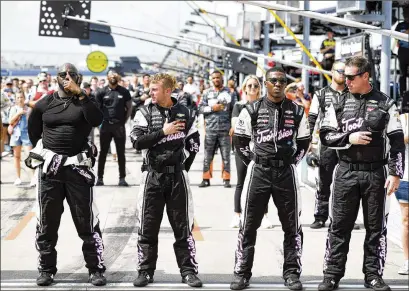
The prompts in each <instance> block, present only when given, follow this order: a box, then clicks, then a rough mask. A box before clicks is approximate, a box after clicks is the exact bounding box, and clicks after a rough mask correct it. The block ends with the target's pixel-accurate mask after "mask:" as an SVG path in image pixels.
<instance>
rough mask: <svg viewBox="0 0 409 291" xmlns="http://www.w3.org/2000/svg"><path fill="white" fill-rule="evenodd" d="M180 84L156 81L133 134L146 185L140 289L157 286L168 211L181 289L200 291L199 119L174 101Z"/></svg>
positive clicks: (141, 201) (164, 77)
mask: <svg viewBox="0 0 409 291" xmlns="http://www.w3.org/2000/svg"><path fill="white" fill-rule="evenodd" d="M175 83H176V82H175V79H174V78H173V77H172V76H170V75H168V74H156V75H154V76H152V78H151V83H150V95H151V97H152V102H150V103H149V104H147V105H144V106H142V107H141V108H140V110H138V111H137V112H136V115H135V119H134V122H135V125H134V127H133V129H132V132H131V135H130V137H131V141H132V144H133V147H134V148H135V149H138V150H142V156H143V165H142V182H141V186H140V187H139V189H140V192H139V195H138V208H137V209H138V215H137V217H138V218H137V221H138V246H137V249H138V254H137V257H138V268H137V269H138V277H137V278H136V279H135V281H134V282H133V284H134V286H135V287H144V286H146V285H148V283H152V282H153V276H154V272H155V270H156V261H157V258H158V233H159V229H160V224H161V221H162V217H163V210H164V207H165V205H166V212H167V214H168V219H169V222H170V224H171V226H172V229H173V232H174V236H175V239H176V242H175V243H174V245H173V247H174V250H175V255H176V260H177V264H178V267H179V269H180V274H181V275H182V283H186V284H188V285H189V286H191V287H201V286H202V282H201V281H200V279H199V278H198V277H197V273H198V269H197V263H196V259H195V256H196V247H195V240H194V238H193V235H192V230H193V217H194V216H193V200H192V192H191V190H190V184H189V178H188V176H187V171H189V169H190V166H191V164H192V163H193V159H194V157H195V156H196V153H197V152H198V151H199V143H200V137H199V132H198V131H197V119H196V116H195V114H194V112H192V111H191V110H189V109H188V108H186V107H185V106H183V105H181V104H179V103H178V102H177V100H176V99H175V98H173V97H171V93H172V91H173V89H174V88H175V85H176V84H175ZM187 153H188V154H189V155H187Z"/></svg>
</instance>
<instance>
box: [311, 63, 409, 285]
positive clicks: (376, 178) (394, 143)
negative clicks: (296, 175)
mask: <svg viewBox="0 0 409 291" xmlns="http://www.w3.org/2000/svg"><path fill="white" fill-rule="evenodd" d="M370 72H371V65H370V63H369V62H368V60H367V59H366V58H364V57H352V58H350V59H348V60H347V61H346V63H345V78H346V84H347V86H348V90H349V91H348V92H346V93H345V94H341V95H340V96H339V97H338V98H336V100H333V102H331V103H330V104H329V106H328V107H327V108H326V110H325V116H324V119H323V121H322V125H321V129H320V139H321V142H322V144H323V145H325V146H327V147H331V148H333V149H336V150H337V154H338V158H339V162H338V164H337V166H336V167H335V170H334V175H333V180H332V195H331V207H330V213H329V214H330V215H329V216H330V225H329V227H328V236H327V243H326V250H325V256H324V272H323V273H324V279H323V281H322V282H321V283H320V284H319V285H318V289H319V290H322V291H330V290H334V289H337V288H338V285H339V281H340V279H341V278H342V277H343V276H344V274H345V265H346V261H347V255H348V250H349V242H350V239H351V231H352V229H353V227H354V222H355V220H356V218H357V216H358V210H359V204H360V203H361V200H362V213H363V217H364V225H365V229H366V236H365V241H364V247H363V249H364V260H363V261H364V263H363V266H362V272H363V273H364V281H365V283H364V286H365V287H366V288H372V289H374V290H378V291H380V290H382V291H388V290H390V287H389V286H388V285H387V284H386V283H385V282H384V281H383V278H382V275H383V271H384V268H385V261H386V252H387V237H386V234H387V219H388V212H389V195H391V194H392V193H393V192H395V191H397V190H398V187H399V183H400V179H402V177H403V173H404V168H405V165H404V160H405V145H404V141H403V131H402V125H401V122H400V118H399V112H398V110H397V108H396V105H395V102H394V100H393V99H392V98H390V97H388V96H387V95H385V94H383V93H382V92H380V91H378V90H377V89H375V88H373V87H372V85H371V83H370V82H369V79H370Z"/></svg>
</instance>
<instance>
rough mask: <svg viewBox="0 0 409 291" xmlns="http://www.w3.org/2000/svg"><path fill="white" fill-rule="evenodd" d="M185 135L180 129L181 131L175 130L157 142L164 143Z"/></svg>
mask: <svg viewBox="0 0 409 291" xmlns="http://www.w3.org/2000/svg"><path fill="white" fill-rule="evenodd" d="M185 137H186V134H185V133H184V132H183V131H182V132H177V133H174V134H169V135H167V136H166V137H164V138H162V139H161V140H160V141H159V142H158V145H159V144H162V143H165V142H169V141H173V140H178V139H184V138H185Z"/></svg>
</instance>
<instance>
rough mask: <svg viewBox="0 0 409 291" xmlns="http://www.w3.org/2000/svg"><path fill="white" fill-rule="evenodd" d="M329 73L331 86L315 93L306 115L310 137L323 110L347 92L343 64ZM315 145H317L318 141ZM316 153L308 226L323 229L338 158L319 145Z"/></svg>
mask: <svg viewBox="0 0 409 291" xmlns="http://www.w3.org/2000/svg"><path fill="white" fill-rule="evenodd" d="M331 71H332V82H331V84H330V85H329V86H326V87H324V88H323V89H321V90H319V91H317V92H316V93H315V94H314V97H313V99H312V103H311V108H310V113H309V115H308V122H309V124H310V133H311V136H313V134H314V132H316V130H319V128H320V126H321V121H322V119H323V117H324V114H325V108H326V107H327V106H328V105H329V104H330V103H331V102H332V100H333V99H336V98H338V97H339V96H340V95H341V94H343V93H345V92H346V91H348V88H347V87H346V85H345V63H343V62H335V63H334V65H333V66H332V70H331ZM317 121H318V123H317ZM315 126H317V128H315ZM313 142H314V139H313ZM317 143H319V140H318V141H317ZM318 152H319V161H320V162H319V166H318V176H319V177H318V181H317V192H316V194H315V209H314V217H315V221H314V222H313V223H312V224H311V226H310V227H311V228H313V229H318V228H322V227H324V226H325V222H326V221H327V219H328V201H329V197H330V194H331V190H330V186H331V183H332V173H333V172H334V168H335V166H336V165H337V163H338V157H337V153H336V151H335V150H333V149H330V148H328V147H326V146H324V145H322V144H319V145H318ZM354 228H355V229H359V226H358V225H357V224H355V226H354Z"/></svg>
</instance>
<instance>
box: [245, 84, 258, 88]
mask: <svg viewBox="0 0 409 291" xmlns="http://www.w3.org/2000/svg"><path fill="white" fill-rule="evenodd" d="M258 87H259V86H258V84H254V85H253V84H248V85H247V88H254V89H258Z"/></svg>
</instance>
